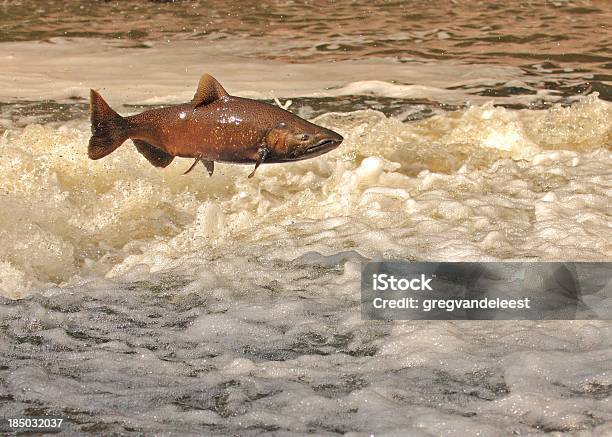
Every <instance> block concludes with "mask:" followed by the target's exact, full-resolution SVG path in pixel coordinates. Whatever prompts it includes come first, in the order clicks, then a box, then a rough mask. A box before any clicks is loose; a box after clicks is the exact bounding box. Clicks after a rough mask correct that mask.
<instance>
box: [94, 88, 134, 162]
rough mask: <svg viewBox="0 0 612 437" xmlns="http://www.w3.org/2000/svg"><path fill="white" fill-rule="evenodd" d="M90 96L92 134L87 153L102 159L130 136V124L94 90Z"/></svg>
mask: <svg viewBox="0 0 612 437" xmlns="http://www.w3.org/2000/svg"><path fill="white" fill-rule="evenodd" d="M89 98H90V106H91V133H92V135H91V138H90V139H89V148H88V149H87V154H88V156H89V157H90V158H91V159H100V158H104V157H105V156H106V155H108V154H109V153H111V152H113V151H114V150H115V149H116V148H117V147H119V146H120V145H121V144H123V142H124V141H125V140H127V139H128V138H129V137H128V134H127V130H128V124H127V122H126V121H125V119H124V118H123V117H121V116H120V115H119V114H117V113H116V112H115V111H113V110H112V109H111V107H110V106H108V103H106V102H105V101H104V99H103V98H102V96H101V95H100V94H98V93H97V92H95V91H94V90H91V93H90V97H89Z"/></svg>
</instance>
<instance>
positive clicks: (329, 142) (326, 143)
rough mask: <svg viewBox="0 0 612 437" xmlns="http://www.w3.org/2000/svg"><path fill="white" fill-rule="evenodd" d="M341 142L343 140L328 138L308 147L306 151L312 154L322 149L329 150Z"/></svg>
mask: <svg viewBox="0 0 612 437" xmlns="http://www.w3.org/2000/svg"><path fill="white" fill-rule="evenodd" d="M340 143H342V140H339V139H332V138H326V139H323V140H321V141H319V142H318V143H316V144H314V145H312V146H310V147H308V148H307V149H306V151H305V152H304V153H305V154H307V155H310V154H312V153H320V152H322V151H323V152H328V151H330V150H333V149H335V148H336V147H338V146H339V145H340Z"/></svg>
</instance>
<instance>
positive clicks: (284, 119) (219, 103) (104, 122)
mask: <svg viewBox="0 0 612 437" xmlns="http://www.w3.org/2000/svg"><path fill="white" fill-rule="evenodd" d="M91 131H92V136H91V139H90V140H89V149H88V155H89V157H90V158H91V159H100V158H103V157H105V156H106V155H108V154H109V153H111V152H113V151H114V150H115V149H117V147H119V146H120V145H121V144H123V143H124V142H125V141H126V140H128V139H131V140H132V141H133V142H134V145H135V146H136V149H137V150H138V151H139V152H140V153H141V154H142V155H143V156H144V157H145V158H146V159H147V160H148V161H149V162H150V163H151V164H153V165H154V166H156V167H167V166H168V165H169V164H170V163H171V162H172V160H173V159H174V158H175V157H177V156H178V157H181V158H195V161H194V163H193V164H192V166H191V167H190V168H189V169H188V170H187V171H186V172H185V174H187V173H189V172H190V171H191V170H192V169H193V167H195V165H196V164H197V163H198V162H202V163H203V164H204V166H205V167H206V169H207V170H208V173H209V174H210V175H211V176H212V174H213V171H214V163H215V162H231V163H238V164H255V169H254V170H253V172H252V173H251V174H250V175H249V177H252V176H253V175H254V174H255V170H257V167H259V166H260V165H261V164H271V163H282V162H291V161H299V160H302V159H308V158H314V157H315V156H319V155H322V154H323V153H327V152H329V151H331V150H333V149H335V148H336V147H338V146H339V145H340V143H342V140H343V138H342V136H341V135H339V134H337V133H336V132H334V131H332V130H330V129H326V128H324V127H322V126H317V125H316V124H313V123H310V122H309V121H306V120H304V119H302V118H300V117H298V116H297V115H295V114H292V113H291V112H289V111H286V110H284V109H282V108H279V107H277V106H273V105H269V104H267V103H263V102H258V101H256V100H251V99H245V98H241V97H235V96H230V95H229V94H228V93H227V91H225V90H224V89H223V87H222V86H221V84H219V82H217V81H216V80H215V78H213V77H212V76H210V75H208V74H205V75H204V76H202V78H201V79H200V83H199V85H198V89H197V91H196V93H195V96H194V97H193V99H192V100H191V102H190V103H185V104H181V105H176V106H170V107H166V108H160V109H152V110H149V111H145V112H142V113H140V114H137V115H132V116H129V117H122V116H120V115H119V114H117V113H116V112H115V111H113V110H112V109H111V107H110V106H108V104H107V103H106V102H105V101H104V99H103V98H102V96H100V94H98V93H97V92H96V91H94V90H91Z"/></svg>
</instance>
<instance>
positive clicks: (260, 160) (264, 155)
mask: <svg viewBox="0 0 612 437" xmlns="http://www.w3.org/2000/svg"><path fill="white" fill-rule="evenodd" d="M268 156H270V151H269V150H268V149H266V148H265V147H262V148H261V149H259V158H258V159H257V162H256V163H255V168H254V169H253V171H252V172H251V174H250V175H249V178H252V177H253V176H254V175H255V172H256V171H257V167H259V166H260V165H261V164H262V163H263V162H264V161H265V160H266V158H267V157H268Z"/></svg>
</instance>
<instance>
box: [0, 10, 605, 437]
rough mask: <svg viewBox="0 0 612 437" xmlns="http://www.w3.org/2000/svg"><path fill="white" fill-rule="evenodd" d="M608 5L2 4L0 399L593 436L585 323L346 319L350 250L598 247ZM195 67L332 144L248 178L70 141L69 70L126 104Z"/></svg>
mask: <svg viewBox="0 0 612 437" xmlns="http://www.w3.org/2000/svg"><path fill="white" fill-rule="evenodd" d="M611 22H612V5H611V4H610V3H609V2H607V1H603V0H602V1H586V0H585V1H561V0H559V1H546V2H545V1H541V2H540V1H530V2H503V3H502V2H493V1H467V2H452V1H442V0H430V1H413V2H369V1H354V2H350V3H349V2H339V3H328V2H319V1H311V2H293V1H265V2H251V1H247V2H240V4H239V5H236V6H228V5H227V4H226V2H221V1H210V2H204V1H184V2H162V1H158V2H155V1H151V2H146V1H130V2H95V3H94V2H86V1H82V2H81V1H63V2H59V1H57V2H53V1H26V0H24V1H10V0H8V1H7V0H5V1H0V64H1V65H2V67H1V68H0V150H1V156H2V158H3V159H2V160H0V237H1V239H2V243H3V244H2V245H1V246H0V296H2V297H1V298H0V302H1V303H2V305H1V306H0V330H1V331H0V332H1V333H2V335H1V337H0V411H1V413H2V415H3V416H4V417H14V416H21V415H24V414H29V415H43V414H55V415H60V416H63V417H66V418H67V419H68V421H69V423H68V425H67V428H66V433H68V434H83V433H91V434H100V433H104V434H112V433H116V434H127V435H129V434H134V435H140V434H151V433H157V434H159V435H166V434H169V433H178V434H181V435H201V434H203V433H204V434H219V435H225V434H240V435H255V434H260V433H263V432H274V433H276V434H277V435H301V434H305V433H314V434H317V435H336V434H349V435H354V436H360V435H364V436H365V435H370V434H377V435H380V434H388V435H415V436H421V435H422V436H426V435H474V434H477V433H478V434H479V435H483V436H498V435H506V434H512V433H516V434H521V435H537V434H540V433H550V432H553V433H558V434H564V433H568V434H571V435H604V434H606V433H612V407H611V405H610V395H611V393H612V366H611V365H610V363H611V362H612V340H611V339H612V324H611V323H610V322H607V321H564V322H561V321H559V322H557V321H548V322H527V321H523V322H512V321H503V322H502V321H497V322H492V321H491V322H486V321H480V322H456V321H455V322H440V321H436V322H433V321H432V322H424V321H419V322H376V321H363V320H361V312H360V296H359V284H360V266H361V263H362V262H363V261H365V260H370V259H372V260H380V259H400V260H415V261H425V260H436V261H468V260H469V261H485V260H486V261H495V260H519V261H520V260H531V261H533V260H560V261H610V260H611V258H612V231H611V227H612V221H611V214H612V207H611V205H612V203H611V202H610V196H611V194H612V161H611V158H612V152H611V146H612V103H610V101H612V49H611V48H610V44H609V42H610V40H611V37H612V32H611V31H610V27H609V25H610V23H611ZM204 72H209V73H211V74H213V75H214V76H215V77H216V78H217V79H218V80H219V81H220V82H221V83H222V84H223V85H224V86H225V88H226V89H227V90H228V91H229V92H230V94H235V95H240V96H245V97H250V98H257V99H261V100H265V101H268V102H270V103H273V104H281V105H285V106H286V105H288V108H289V110H291V111H294V112H295V113H297V114H298V115H300V116H302V117H305V118H308V119H313V120H314V121H315V122H316V123H317V124H320V125H323V126H326V127H329V128H331V129H333V130H335V131H337V132H339V133H341V134H342V135H343V136H344V137H345V141H344V143H343V144H342V145H341V146H340V147H339V148H338V149H336V150H335V151H334V152H332V153H329V154H327V155H324V156H321V157H318V158H316V159H312V160H307V161H301V162H299V163H292V164H283V165H268V166H263V167H261V168H260V169H259V170H258V172H257V174H256V176H255V177H254V178H252V179H247V177H246V176H247V175H248V173H249V172H250V171H251V170H252V169H251V168H247V167H245V166H239V165H229V164H220V165H217V167H216V170H215V174H214V176H213V177H208V175H207V174H206V173H205V171H204V170H203V169H202V168H198V169H196V170H198V171H193V172H191V173H190V174H189V175H187V176H182V175H181V173H182V172H184V171H185V170H186V169H187V168H188V167H189V165H190V164H191V163H190V162H187V161H186V160H180V159H177V160H175V161H174V162H173V164H172V165H171V166H169V167H168V168H166V169H164V170H160V169H157V168H154V167H152V166H151V165H149V164H148V162H147V161H146V160H145V159H144V158H142V157H141V156H140V155H139V154H138V153H137V152H136V150H135V149H134V147H133V146H132V144H131V142H127V143H126V144H125V145H124V146H122V147H121V148H119V149H118V150H117V151H116V152H115V153H113V154H112V155H110V156H109V157H107V158H105V159H103V160H100V161H95V162H94V161H91V160H89V159H88V158H87V154H86V145H87V142H88V139H89V135H90V125H89V122H88V111H89V108H88V102H87V100H86V99H87V96H88V93H89V89H90V88H95V89H97V90H98V91H99V92H100V93H101V94H102V95H103V96H104V97H105V98H107V99H108V101H109V103H110V104H111V106H113V107H114V108H115V109H117V110H118V112H120V113H121V114H129V113H136V112H139V111H141V110H143V109H147V108H150V107H158V106H163V105H168V104H174V103H179V102H184V101H187V100H189V99H191V96H192V95H193V93H194V91H195V86H196V84H197V81H198V78H199V76H200V75H201V74H202V73H204ZM275 99H276V100H277V101H278V102H276V100H275ZM607 304H608V305H612V302H610V301H607ZM580 432H582V433H583V434H577V433H580ZM574 433H576V434H574Z"/></svg>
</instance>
